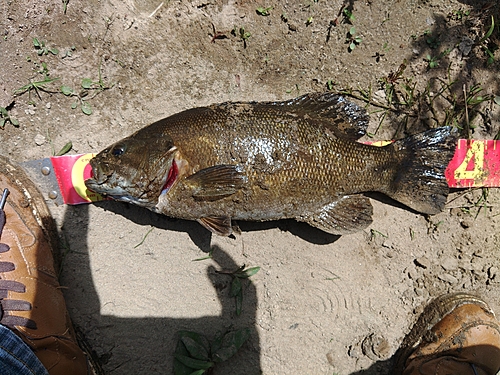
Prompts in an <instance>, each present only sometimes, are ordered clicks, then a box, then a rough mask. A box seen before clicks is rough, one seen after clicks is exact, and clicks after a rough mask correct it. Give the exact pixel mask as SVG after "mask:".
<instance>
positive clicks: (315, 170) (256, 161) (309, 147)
mask: <svg viewBox="0 0 500 375" xmlns="http://www.w3.org/2000/svg"><path fill="white" fill-rule="evenodd" d="M367 124H368V116H367V114H366V111H365V110H364V109H363V108H360V107H358V106H357V105H356V104H354V103H352V102H349V101H348V100H346V99H345V98H343V97H342V96H339V95H335V94H332V93H324V94H307V95H303V96H301V97H298V98H296V99H293V100H288V101H284V102H264V103H258V102H250V103H223V104H216V105H212V106H209V107H201V108H194V109H190V110H187V111H184V112H181V113H178V114H175V115H172V116H170V117H168V118H166V119H163V120H160V121H158V122H156V123H154V124H152V125H150V126H147V127H145V128H143V129H141V130H139V131H137V132H136V133H134V134H133V135H131V136H130V137H127V138H125V139H123V140H121V141H119V142H117V143H115V144H113V145H111V146H109V147H108V148H106V149H105V150H103V151H102V152H101V153H99V154H98V155H97V156H96V157H95V158H94V159H92V161H91V162H90V164H91V166H92V170H93V175H94V177H93V178H91V179H89V180H87V181H86V185H87V187H88V188H89V189H90V190H93V191H95V192H98V193H101V194H104V195H107V196H110V197H112V198H114V199H118V200H124V201H127V202H130V203H134V204H138V205H140V206H144V207H147V208H149V209H151V210H153V211H155V212H159V213H162V214H165V215H169V216H172V217H177V218H182V219H190V220H198V221H199V222H200V223H201V224H203V225H204V226H205V227H207V228H208V229H209V230H211V231H212V232H214V233H217V234H221V235H228V234H230V233H231V220H232V219H237V220H255V221H265V220H278V219H285V218H295V219H297V220H299V221H305V222H307V223H309V224H311V225H313V226H316V227H318V228H320V229H322V230H324V231H326V232H329V233H333V234H347V233H352V232H355V231H357V230H361V229H363V228H366V227H367V226H368V225H369V224H370V223H371V220H372V219H371V214H372V206H371V204H370V201H369V199H368V198H366V197H365V196H363V195H362V194H361V193H364V192H369V191H378V192H382V193H384V194H387V195H388V196H390V197H392V198H394V199H396V200H398V201H400V202H401V203H403V204H406V205H407V206H409V207H410V208H412V209H414V210H416V211H419V212H422V213H427V214H433V213H437V212H440V211H441V210H442V208H443V207H444V204H445V202H446V196H447V194H448V185H447V182H446V179H445V177H444V170H445V168H446V166H447V164H448V162H449V160H450V159H451V157H452V156H453V152H454V148H455V144H456V136H455V135H454V134H453V133H452V129H451V128H440V129H433V130H430V131H428V132H424V133H422V134H417V135H414V136H411V137H408V138H406V139H403V140H399V141H397V142H395V143H393V144H389V145H387V146H384V147H374V146H369V145H364V144H360V143H358V142H356V140H357V139H359V138H360V137H361V136H362V135H363V134H364V133H365V132H366V127H367ZM173 170H175V171H177V172H176V174H175V175H174V176H173V174H172V171H173ZM169 176H170V177H169ZM172 178H174V179H175V180H172ZM167 180H168V183H167ZM172 182H173V183H172Z"/></svg>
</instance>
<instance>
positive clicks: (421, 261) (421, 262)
mask: <svg viewBox="0 0 500 375" xmlns="http://www.w3.org/2000/svg"><path fill="white" fill-rule="evenodd" d="M415 264H416V265H417V266H419V267H422V268H425V269H427V268H429V267H430V266H431V261H430V260H429V259H428V258H427V257H425V256H422V257H418V258H417V259H415Z"/></svg>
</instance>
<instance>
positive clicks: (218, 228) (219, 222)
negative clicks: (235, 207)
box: [198, 216, 233, 237]
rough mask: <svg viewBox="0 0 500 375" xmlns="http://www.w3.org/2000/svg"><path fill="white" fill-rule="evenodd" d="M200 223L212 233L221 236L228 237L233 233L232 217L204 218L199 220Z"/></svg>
mask: <svg viewBox="0 0 500 375" xmlns="http://www.w3.org/2000/svg"><path fill="white" fill-rule="evenodd" d="M198 222H199V223H200V224H201V225H203V226H204V227H205V228H207V229H208V230H209V231H210V232H212V233H215V234H218V235H219V236H225V237H227V236H229V235H231V233H233V229H232V227H231V218H230V217H223V216H219V217H202V218H200V219H198Z"/></svg>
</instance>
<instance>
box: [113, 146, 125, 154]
mask: <svg viewBox="0 0 500 375" xmlns="http://www.w3.org/2000/svg"><path fill="white" fill-rule="evenodd" d="M124 152H125V146H124V145H116V146H115V147H113V149H112V150H111V155H113V156H121V155H123V153H124Z"/></svg>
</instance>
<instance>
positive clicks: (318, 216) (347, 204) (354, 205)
mask: <svg viewBox="0 0 500 375" xmlns="http://www.w3.org/2000/svg"><path fill="white" fill-rule="evenodd" d="M372 214H373V207H372V205H371V203H370V200H369V199H368V198H366V197H365V196H362V195H346V196H344V197H342V198H340V199H339V200H338V201H336V202H333V203H330V204H328V205H326V206H323V207H322V208H321V210H320V211H318V212H315V213H314V214H313V215H310V216H307V217H305V218H303V219H302V220H303V221H305V222H307V223H308V224H309V225H312V226H313V227H316V228H318V229H321V230H323V231H325V232H327V233H331V234H336V235H344V234H349V233H354V232H358V231H360V230H362V229H365V228H366V227H368V226H369V225H370V224H371V223H372ZM299 220H300V219H299Z"/></svg>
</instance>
